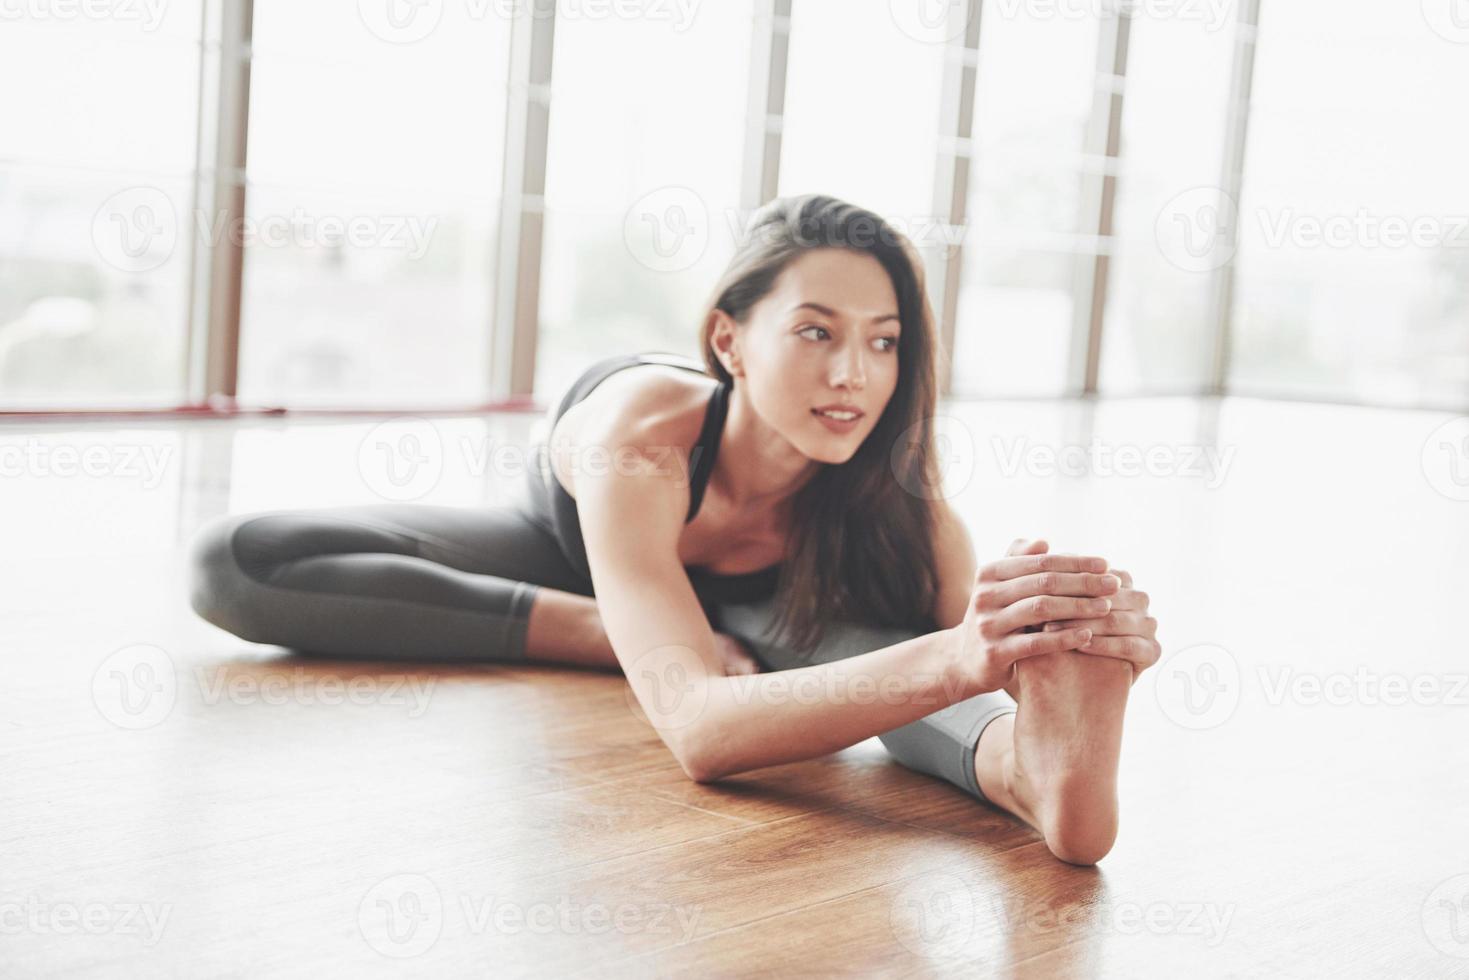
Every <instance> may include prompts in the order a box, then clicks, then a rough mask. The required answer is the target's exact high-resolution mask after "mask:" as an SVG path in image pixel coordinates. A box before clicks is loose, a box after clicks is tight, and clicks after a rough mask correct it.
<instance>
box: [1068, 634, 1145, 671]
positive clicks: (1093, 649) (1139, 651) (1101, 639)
mask: <svg viewBox="0 0 1469 980" xmlns="http://www.w3.org/2000/svg"><path fill="white" fill-rule="evenodd" d="M1041 635H1042V636H1044V635H1045V634H1044V633H1042V634H1041ZM1061 635H1062V636H1065V635H1067V633H1066V631H1062V634H1061ZM1076 649H1077V652H1078V653H1085V654H1088V655H1090V656H1095V657H1111V658H1113V659H1115V660H1126V661H1128V662H1129V663H1132V664H1135V665H1136V666H1137V667H1139V668H1142V669H1147V668H1148V667H1151V666H1153V664H1155V663H1157V662H1158V657H1159V656H1160V655H1161V653H1162V649H1161V648H1160V647H1159V646H1158V643H1157V642H1156V641H1155V640H1151V639H1149V638H1147V637H1145V636H1093V637H1092V638H1091V640H1090V642H1087V643H1085V644H1083V645H1081V646H1079V647H1077V648H1076Z"/></svg>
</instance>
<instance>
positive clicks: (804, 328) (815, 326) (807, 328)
mask: <svg viewBox="0 0 1469 980" xmlns="http://www.w3.org/2000/svg"><path fill="white" fill-rule="evenodd" d="M808 330H820V331H821V332H822V333H827V330H826V328H825V327H819V326H817V325H816V324H814V323H813V324H811V325H810V326H807V327H802V328H801V329H800V330H797V331H796V333H798V334H803V333H805V332H807V331H808ZM827 335H828V336H830V334H827Z"/></svg>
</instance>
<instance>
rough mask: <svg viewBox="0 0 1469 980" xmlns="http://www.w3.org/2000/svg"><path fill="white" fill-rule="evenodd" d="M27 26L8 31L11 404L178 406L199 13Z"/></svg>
mask: <svg viewBox="0 0 1469 980" xmlns="http://www.w3.org/2000/svg"><path fill="white" fill-rule="evenodd" d="M154 7H156V9H154ZM16 13H17V15H16V16H7V17H6V18H5V20H4V22H3V23H4V26H3V29H0V91H4V92H5V93H7V95H6V97H5V98H0V404H3V405H4V406H5V407H8V408H15V407H22V406H23V407H26V408H32V407H38V406H40V407H55V406H57V405H68V406H85V405H90V404H101V403H105V404H109V405H118V404H130V405H137V406H158V405H169V404H173V403H177V402H179V401H181V400H182V398H183V392H184V351H185V344H186V338H187V333H188V327H187V324H188V308H187V307H188V283H189V266H190V259H191V254H190V248H191V242H190V238H189V235H188V224H189V222H188V214H189V209H190V207H191V206H192V198H191V195H192V188H193V172H194V166H195V163H194V148H195V136H194V134H195V131H196V123H195V120H196V116H197V111H198V103H197V99H198V81H199V42H198V37H199V11H198V9H197V8H196V7H193V6H191V5H189V4H170V5H162V6H157V5H147V4H140V5H134V6H130V7H128V8H127V9H126V10H124V9H123V8H121V7H116V6H114V7H111V8H108V7H103V8H97V7H96V6H95V5H91V6H89V5H87V4H81V5H49V6H48V5H39V6H37V5H31V6H29V7H26V8H24V11H23V12H21V11H19V10H18V11H17V12H16ZM58 65H65V66H66V70H65V71H58V70H57V66H58Z"/></svg>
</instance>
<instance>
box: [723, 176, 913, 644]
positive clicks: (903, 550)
mask: <svg viewBox="0 0 1469 980" xmlns="http://www.w3.org/2000/svg"><path fill="white" fill-rule="evenodd" d="M700 346H701V349H702V351H703V356H704V361H705V364H706V365H707V366H708V368H709V371H710V373H712V374H713V375H715V376H716V377H718V378H719V379H720V380H722V381H724V382H725V383H727V384H732V385H734V386H735V387H736V388H740V387H743V388H744V391H743V392H742V395H743V397H745V399H746V400H747V401H748V402H749V404H750V406H751V407H752V408H753V409H754V411H755V412H756V413H757V414H758V415H759V416H760V418H761V420H762V421H763V422H764V424H765V425H767V426H768V427H769V428H770V429H771V430H772V431H773V432H774V433H775V434H776V435H777V436H778V437H780V438H783V439H784V440H786V441H787V442H789V443H790V444H791V445H792V446H794V447H795V448H796V449H797V450H799V451H800V452H801V453H802V454H804V455H805V456H807V457H808V458H810V459H811V460H813V461H815V462H817V463H822V464H827V465H825V466H823V467H822V468H821V470H820V471H819V472H818V473H817V474H816V476H815V477H814V478H813V479H812V480H810V481H809V482H807V483H806V484H805V485H804V486H803V487H802V489H801V490H799V491H798V492H797V495H796V499H795V501H794V502H793V506H792V520H793V530H792V533H793V535H794V537H795V540H794V541H793V542H791V544H792V547H791V549H790V550H791V551H792V557H791V558H790V559H789V560H788V561H787V562H786V563H785V572H786V576H785V580H784V581H783V587H782V593H783V595H784V597H785V599H786V607H785V613H786V615H785V617H784V619H785V621H786V622H787V623H788V624H789V625H790V626H791V627H792V628H793V637H794V638H795V639H796V640H797V641H798V642H799V643H800V644H801V645H803V646H804V645H808V644H810V643H814V642H815V640H816V638H817V637H819V633H820V629H821V627H822V626H823V625H824V623H825V622H826V621H828V620H829V619H830V618H832V617H834V616H839V615H840V616H844V617H849V618H860V619H867V620H870V621H873V622H875V623H879V624H885V625H917V624H920V623H921V622H923V621H924V620H926V618H927V616H928V614H929V611H930V608H931V605H932V595H933V589H934V588H935V586H936V583H935V582H934V576H933V571H932V565H933V563H932V560H931V559H932V554H933V548H932V540H931V532H930V528H931V527H932V518H933V513H932V508H933V494H932V493H930V492H929V491H930V490H931V488H933V487H934V486H935V474H936V464H935V459H934V452H933V414H934V404H935V399H936V388H937V385H936V378H935V358H936V350H935V348H936V344H935V331H934V324H933V314H932V311H931V309H930V306H929V303H928V300H927V297H926V295H925V293H924V282H923V268H922V264H921V262H920V261H919V259H918V254H917V251H916V250H915V249H914V248H913V246H912V243H911V242H909V241H908V239H907V238H906V237H905V236H903V235H902V234H901V233H899V232H898V231H896V230H895V229H894V228H892V226H891V225H889V224H887V223H886V222H885V221H884V220H883V219H882V218H880V217H879V216H877V215H876V214H874V213H872V212H871V211H867V210H865V209H863V208H859V207H856V206H855V205H852V204H848V203H846V202H844V201H840V200H837V199H836V198H832V197H827V196H824V195H804V196H801V197H792V198H781V199H778V200H775V201H772V202H771V203H769V204H767V205H766V206H765V207H763V208H762V209H761V210H760V211H759V212H758V213H757V215H756V216H755V219H754V221H753V223H752V225H751V227H750V229H749V231H748V233H747V236H746V238H745V239H744V240H743V241H742V242H741V243H740V245H739V248H738V251H737V253H736V255H735V257H734V259H733V260H732V261H731V262H730V265H729V267H728V269H727V270H726V271H725V273H724V275H723V276H722V277H721V278H720V280H719V283H718V284H717V285H716V287H715V289H714V291H713V294H712V296H711V297H710V301H709V304H708V307H707V309H706V311H705V317H704V322H703V327H702V331H701V335H700ZM842 405H847V406H851V407H852V408H853V409H854V410H855V411H857V412H859V413H860V415H859V417H858V418H857V419H856V420H855V422H853V423H849V424H847V425H842V424H841V423H839V422H838V421H837V420H835V419H830V418H825V417H823V414H822V413H821V412H820V411H819V410H820V409H823V408H830V407H832V406H842Z"/></svg>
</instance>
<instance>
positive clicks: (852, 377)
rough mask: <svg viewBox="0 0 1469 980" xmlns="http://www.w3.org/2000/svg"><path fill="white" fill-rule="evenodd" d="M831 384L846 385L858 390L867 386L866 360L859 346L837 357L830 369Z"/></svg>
mask: <svg viewBox="0 0 1469 980" xmlns="http://www.w3.org/2000/svg"><path fill="white" fill-rule="evenodd" d="M832 384H833V385H835V386H837V387H841V386H843V385H847V386H850V387H853V388H856V389H858V390H859V391H860V390H861V389H863V388H865V387H867V362H866V360H865V358H863V356H862V351H861V348H858V349H857V350H855V351H854V352H852V353H849V354H843V355H841V356H839V357H838V359H837V363H836V366H835V367H834V368H833V369H832Z"/></svg>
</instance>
